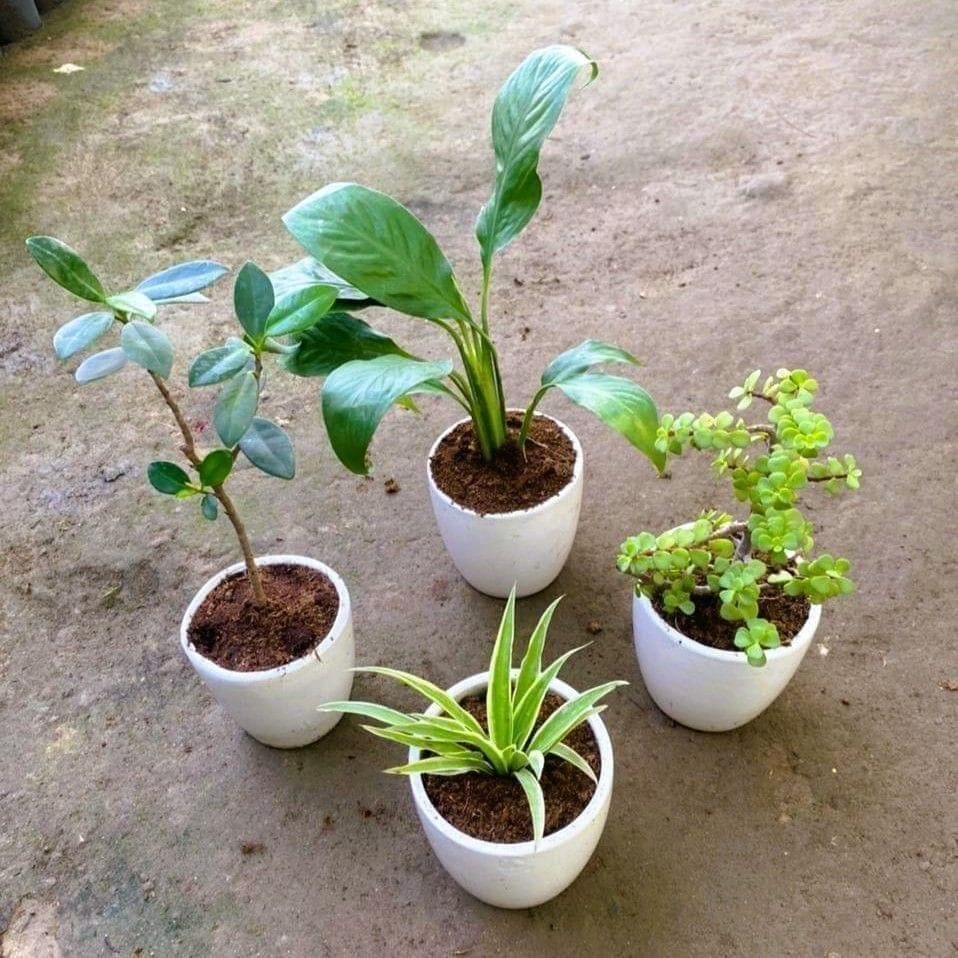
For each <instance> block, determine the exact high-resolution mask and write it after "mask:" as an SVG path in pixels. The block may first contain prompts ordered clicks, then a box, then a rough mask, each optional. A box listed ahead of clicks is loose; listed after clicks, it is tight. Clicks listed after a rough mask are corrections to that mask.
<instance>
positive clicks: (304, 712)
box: [180, 555, 355, 748]
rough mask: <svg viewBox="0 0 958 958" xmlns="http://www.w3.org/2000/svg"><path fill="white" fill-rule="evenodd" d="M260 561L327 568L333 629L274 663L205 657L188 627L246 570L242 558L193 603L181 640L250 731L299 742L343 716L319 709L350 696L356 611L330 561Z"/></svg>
mask: <svg viewBox="0 0 958 958" xmlns="http://www.w3.org/2000/svg"><path fill="white" fill-rule="evenodd" d="M256 564H257V565H259V566H264V565H302V566H307V567H308V568H310V569H316V570H318V571H319V572H323V573H325V574H326V575H327V576H328V577H329V578H330V580H331V581H332V583H333V585H335V586H336V592H337V594H338V595H339V611H338V612H337V613H336V618H335V620H334V621H333V626H332V628H331V629H330V630H329V634H328V635H327V636H326V638H325V639H323V641H322V642H321V643H320V644H319V646H318V647H317V648H315V649H314V650H313V651H312V652H310V653H309V654H308V655H304V656H303V657H302V658H299V659H296V660H295V661H293V662H289V663H288V664H286V665H281V666H279V667H277V668H275V669H264V670H262V671H258V672H234V671H233V670H232V669H224V668H223V667H222V666H219V665H217V664H216V663H215V662H212V661H210V660H209V659H207V658H205V657H204V656H203V655H201V654H200V653H199V652H197V651H196V648H195V647H194V646H193V643H192V642H190V640H189V627H190V622H191V621H192V620H193V616H194V615H195V614H196V610H197V609H198V608H199V607H200V604H201V603H202V602H203V600H204V599H205V598H206V597H207V596H208V595H209V594H210V592H211V591H212V590H213V589H214V588H215V587H216V586H217V585H219V583H220V582H222V581H223V579H225V578H226V577H227V576H229V575H232V574H233V573H235V572H242V571H243V570H244V569H245V568H246V566H245V565H244V564H243V563H242V562H237V563H236V564H235V565H231V566H230V567H229V568H227V569H224V570H223V571H222V572H219V573H217V574H216V575H215V576H213V578H212V579H210V580H209V581H208V582H207V583H206V585H204V586H203V588H202V589H200V591H199V592H197V593H196V595H195V596H194V597H193V601H192V602H191V603H190V604H189V607H188V608H187V610H186V613H185V614H184V616H183V621H182V623H181V624H180V645H181V646H182V647H183V651H184V652H185V653H186V657H187V658H188V659H189V660H190V664H191V665H192V666H193V668H194V669H196V671H197V672H198V673H199V676H200V678H201V679H202V680H203V681H204V682H205V683H206V685H207V686H209V689H210V691H211V692H212V693H213V697H214V698H215V699H216V701H217V702H219V703H220V705H222V706H223V708H224V709H226V711H227V712H228V713H229V714H230V715H231V716H232V718H233V719H234V720H235V721H236V722H237V724H238V725H240V726H241V727H242V728H243V729H244V730H245V731H246V732H248V733H249V734H250V735H252V736H253V738H255V739H257V740H259V741H260V742H262V743H263V744H264V745H272V746H273V747H274V748H298V747H299V746H301V745H309V744H310V742H315V741H316V739H318V738H321V737H322V736H323V735H325V734H326V733H327V732H328V731H329V730H330V729H331V728H332V727H333V726H334V725H335V724H336V723H337V722H338V721H339V720H340V718H342V713H340V712H319V711H317V708H318V707H319V706H320V705H322V704H323V703H324V702H331V701H342V700H344V699H348V698H349V693H350V690H351V689H352V686H353V673H352V672H351V671H350V669H352V667H353V661H354V654H355V646H354V642H353V612H352V606H351V605H350V601H349V592H348V591H347V590H346V584H345V583H344V582H343V580H342V579H341V578H340V577H339V576H338V575H337V574H336V573H335V572H334V571H333V570H332V569H330V568H329V566H327V565H324V564H323V563H322V562H317V561H316V560H315V559H309V558H306V557H305V556H293V555H270V556H261V557H259V558H257V560H256Z"/></svg>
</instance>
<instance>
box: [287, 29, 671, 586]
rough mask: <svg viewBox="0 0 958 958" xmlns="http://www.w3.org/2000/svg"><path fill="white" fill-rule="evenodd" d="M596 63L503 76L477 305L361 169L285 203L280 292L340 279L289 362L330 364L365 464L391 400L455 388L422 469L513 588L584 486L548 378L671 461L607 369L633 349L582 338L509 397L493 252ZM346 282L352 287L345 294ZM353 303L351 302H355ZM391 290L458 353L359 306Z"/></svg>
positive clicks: (637, 391)
mask: <svg viewBox="0 0 958 958" xmlns="http://www.w3.org/2000/svg"><path fill="white" fill-rule="evenodd" d="M582 71H586V72H588V74H589V76H590V78H591V77H594V76H595V74H596V65H595V63H594V62H593V61H591V60H590V59H589V58H588V57H586V56H585V55H584V54H582V53H581V52H580V51H578V50H575V49H573V48H571V47H567V46H551V47H547V48H545V49H542V50H538V51H536V52H535V53H532V54H531V55H530V56H529V57H528V58H527V59H526V60H525V61H524V62H523V63H522V64H521V65H520V66H519V67H518V68H517V69H516V70H515V72H514V73H513V74H512V75H511V76H510V77H509V78H508V80H507V81H506V83H505V85H504V86H503V87H502V89H501V90H500V91H499V94H498V96H497V98H496V101H495V105H494V107H493V111H492V140H493V146H494V149H495V157H496V175H495V184H494V187H493V191H492V196H491V198H490V199H489V201H488V202H487V203H486V204H485V206H484V207H483V208H482V210H481V211H480V213H479V216H478V220H477V223H476V238H477V240H478V243H479V259H480V263H481V267H482V288H481V293H480V296H479V303H478V308H477V309H474V308H473V307H472V306H470V305H469V303H468V302H467V300H466V298H465V297H464V296H463V294H462V292H461V290H460V285H459V283H458V281H457V280H456V277H455V275H454V273H453V270H452V267H451V265H450V263H449V261H448V260H447V258H446V257H445V255H444V254H443V252H442V251H441V250H440V248H439V245H438V243H437V242H436V240H435V239H434V237H433V236H432V234H431V233H430V232H429V231H428V230H427V229H426V227H425V226H424V225H423V224H422V223H421V222H420V221H419V220H418V219H417V218H416V217H415V216H414V215H413V214H412V213H411V212H410V211H409V210H408V209H406V208H405V207H404V206H402V205H401V204H400V203H398V202H397V201H396V200H394V199H392V198H391V197H389V196H386V195H385V194H383V193H380V192H377V191H376V190H372V189H368V188H366V187H364V186H359V185H357V184H355V183H333V184H331V185H329V186H326V187H324V188H323V189H321V190H319V192H317V193H314V194H313V195H312V196H310V197H308V198H307V199H305V200H303V201H302V202H301V203H299V204H298V205H297V206H295V207H294V208H293V209H292V210H290V211H289V212H288V213H287V214H286V215H285V216H284V218H283V219H284V222H285V224H286V226H287V228H288V229H289V231H290V232H291V233H292V234H293V236H294V237H295V238H296V239H297V240H298V241H299V242H300V244H302V246H303V247H304V248H305V249H306V251H307V252H308V253H309V254H310V258H307V259H305V260H302V261H300V262H299V263H296V264H294V265H293V266H291V267H287V268H286V269H285V270H282V271H280V273H279V274H278V275H277V277H276V278H277V280H278V281H280V282H281V283H282V285H283V289H284V294H288V295H290V296H297V297H301V298H303V300H304V301H305V300H306V299H307V298H308V296H309V295H310V294H311V292H318V291H319V290H321V289H323V288H324V287H326V286H328V285H329V284H330V283H333V284H334V285H336V286H337V288H338V289H339V290H340V292H341V294H342V295H341V300H340V301H341V302H342V303H343V305H344V306H345V307H346V310H345V311H333V312H331V313H330V314H329V315H327V316H326V317H325V318H324V319H323V320H322V321H320V322H318V323H316V324H315V325H314V326H312V327H311V328H310V329H309V330H308V331H307V332H304V333H302V334H301V335H299V336H298V337H296V339H297V346H298V348H297V349H296V351H295V352H294V353H293V354H292V355H290V356H289V357H287V359H286V360H285V363H286V365H287V368H288V369H290V370H291V371H293V372H295V373H298V374H300V375H303V376H325V377H326V379H325V382H324V384H323V390H322V411H323V418H324V420H325V424H326V431H327V434H328V436H329V439H330V442H331V444H332V447H333V449H334V450H335V452H336V455H337V456H338V457H339V459H340V460H341V461H342V462H343V463H344V464H345V465H346V467H347V468H349V469H351V470H352V471H353V472H356V473H359V474H365V473H366V472H367V471H368V467H369V464H368V456H367V453H368V448H369V445H370V442H371V440H372V438H373V435H374V433H375V431H376V429H377V427H378V425H379V423H380V421H381V420H382V418H383V416H384V415H385V413H386V411H387V410H388V409H389V408H390V407H391V406H392V405H393V404H395V403H400V404H404V405H410V404H411V403H412V401H413V397H414V396H415V395H416V394H418V393H429V394H434V395H440V396H444V397H445V398H447V399H452V400H453V401H454V402H456V403H457V404H458V405H459V406H460V407H462V409H463V410H464V411H465V413H466V418H464V419H462V420H461V421H459V422H457V423H454V424H453V425H452V426H450V427H449V428H448V429H447V430H445V431H444V432H443V433H442V435H440V437H439V438H438V440H437V441H436V443H435V444H434V445H433V447H432V450H431V452H430V453H429V457H428V467H427V478H428V484H429V491H430V497H431V500H432V505H433V509H434V511H435V514H436V519H437V521H438V525H439V531H440V533H441V535H442V538H443V540H444V542H445V544H446V547H447V549H448V550H449V553H450V555H451V556H452V559H453V562H454V563H455V565H456V566H457V567H458V569H459V571H460V572H461V573H462V575H463V576H464V577H465V579H466V580H467V581H468V582H469V583H470V584H471V585H473V586H474V587H475V588H476V589H478V590H479V591H481V592H485V593H487V594H489V595H493V596H498V597H505V596H506V595H507V594H508V593H509V590H510V589H511V588H512V586H513V584H515V585H516V588H517V594H518V595H520V596H524V595H529V594H531V593H533V592H538V591H539V590H541V589H544V588H545V587H546V586H547V585H549V583H550V582H552V581H553V580H554V579H555V577H556V576H557V575H558V574H559V572H560V570H561V569H562V566H563V565H564V563H565V561H566V558H567V557H568V554H569V551H570V549H571V548H572V542H573V539H574V537H575V532H576V526H577V523H578V518H579V508H580V504H581V501H582V481H583V459H582V449H581V447H580V445H579V442H578V440H577V439H576V437H575V436H574V435H573V434H572V432H571V430H570V429H569V428H568V427H567V426H565V425H563V424H562V423H561V422H559V421H558V420H556V419H553V418H551V417H550V416H546V415H544V414H541V413H539V412H538V411H537V410H538V407H539V404H540V402H541V401H542V399H543V398H544V397H545V396H546V395H547V394H548V393H550V392H551V391H552V390H553V389H556V390H559V391H560V392H562V393H564V394H565V395H566V396H567V397H568V398H569V399H571V400H572V401H573V402H574V403H577V404H578V405H580V406H582V407H584V408H586V409H588V410H590V411H591V412H593V413H594V414H595V415H596V416H598V418H599V419H600V420H602V421H603V422H604V423H605V424H606V425H608V426H610V427H611V428H613V429H614V430H616V431H617V432H619V433H620V434H621V435H623V436H624V437H625V438H626V439H627V440H628V441H629V442H631V443H632V444H633V445H634V446H636V447H637V448H638V449H639V450H640V451H641V452H643V453H644V454H645V455H646V456H647V457H648V458H649V459H650V460H651V461H652V462H653V463H654V464H655V466H656V467H657V468H659V469H661V467H662V465H663V463H664V456H663V455H662V454H661V453H660V452H659V451H658V450H657V449H656V448H655V433H656V427H657V425H658V416H657V413H656V409H655V404H654V403H653V401H652V399H651V398H650V397H649V395H648V394H647V393H646V392H645V390H643V389H642V388H641V387H640V386H638V385H637V384H635V383H634V382H632V381H630V380H628V379H625V378H623V377H620V376H612V375H608V374H606V373H602V372H596V371H595V369H594V368H595V367H597V366H600V365H602V364H606V363H625V364H631V365H638V360H636V358H635V357H634V356H633V355H632V354H631V353H630V352H628V351H626V350H624V349H620V348H619V347H617V346H613V345H610V344H608V343H604V342H598V341H596V340H592V339H587V340H586V341H585V342H583V343H581V344H580V345H578V346H575V347H574V348H572V349H569V350H567V351H566V352H563V353H562V354H561V355H559V356H557V357H556V358H554V359H553V360H552V362H550V363H549V364H548V366H547V367H546V369H545V372H543V374H542V376H541V379H540V381H539V385H538V387H537V389H536V391H535V393H534V395H533V397H532V399H531V401H530V402H529V403H528V404H527V405H526V406H525V407H523V408H519V409H516V408H514V407H512V406H510V405H509V404H508V403H507V400H506V396H505V390H504V388H503V381H502V376H501V374H500V363H499V352H498V347H497V345H496V341H495V338H494V335H493V330H492V323H491V321H490V293H491V288H492V272H493V260H494V258H495V256H496V254H497V253H499V252H500V251H501V250H503V249H504V248H505V247H506V246H508V245H509V243H511V242H512V241H513V240H514V239H515V238H516V237H517V236H518V235H519V233H520V232H521V231H522V229H523V228H524V227H525V226H526V225H527V224H528V223H529V221H530V220H531V219H532V217H533V215H534V213H535V211H536V209H537V207H538V206H539V201H540V198H541V193H542V184H541V182H540V180H539V175H538V172H537V168H538V163H539V154H540V150H541V148H542V145H543V143H544V142H545V139H546V137H547V136H548V135H549V133H550V132H551V130H552V128H553V127H554V126H555V124H556V122H557V120H558V118H559V114H560V112H561V111H562V108H563V106H564V104H565V101H566V99H567V97H568V95H569V92H570V90H571V88H572V86H573V84H574V82H575V79H576V77H577V76H578V75H579V74H580V73H581V72H582ZM347 297H348V298H347ZM350 304H352V305H350ZM370 305H381V306H386V307H389V308H390V309H393V310H396V311H397V312H400V313H404V314H406V315H408V316H413V317H416V318H419V319H422V320H426V321H428V322H430V323H432V324H433V325H435V326H436V327H438V328H439V329H440V330H442V331H443V333H445V334H446V335H447V336H448V337H449V339H450V340H451V341H452V345H453V346H454V347H455V354H456V356H457V358H458V366H457V365H455V364H454V362H453V361H452V360H451V359H441V360H425V359H423V358H421V357H418V356H414V355H412V354H410V353H409V352H407V351H406V350H404V349H403V348H401V347H400V346H399V345H397V344H396V343H395V342H394V341H393V340H392V339H390V338H389V337H387V336H385V335H382V334H380V333H378V332H376V331H375V330H373V329H372V328H371V327H370V326H369V325H368V324H367V323H366V322H365V321H363V320H362V319H359V318H358V317H357V316H355V315H353V312H354V311H355V309H356V308H359V307H364V306H370Z"/></svg>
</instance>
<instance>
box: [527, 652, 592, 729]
mask: <svg viewBox="0 0 958 958" xmlns="http://www.w3.org/2000/svg"><path fill="white" fill-rule="evenodd" d="M584 648H585V646H584V645H580V646H579V647H578V648H575V649H570V650H569V651H568V652H565V653H564V654H563V655H560V656H559V658H557V659H556V660H555V662H553V663H552V664H551V665H550V666H549V667H548V668H547V669H546V670H545V671H544V672H542V673H541V674H540V675H538V676H536V679H535V681H534V682H533V683H532V685H530V686H529V688H528V689H527V690H526V692H525V694H524V695H523V696H522V698H521V699H520V698H518V697H517V698H516V702H515V709H514V713H515V717H514V718H513V731H512V740H513V741H514V742H515V743H516V745H518V746H519V748H524V747H525V745H526V741H527V740H528V738H529V736H530V735H531V734H532V729H533V728H534V726H535V724H536V719H537V718H538V717H539V711H540V709H541V708H542V703H543V702H544V701H545V697H546V694H547V693H548V691H549V686H550V685H551V684H552V682H553V680H554V679H555V677H556V676H557V675H558V674H559V672H560V671H561V669H562V666H563V665H565V663H566V662H567V661H568V659H569V658H570V657H571V656H573V655H575V653H576V652H581V651H582V649H584Z"/></svg>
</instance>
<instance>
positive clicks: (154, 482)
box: [146, 462, 190, 496]
mask: <svg viewBox="0 0 958 958" xmlns="http://www.w3.org/2000/svg"><path fill="white" fill-rule="evenodd" d="M146 478H147V479H149V480H150V485H151V486H152V487H153V488H154V489H155V490H156V491H157V492H162V493H163V494H164V495H167V496H175V495H176V494H177V493H178V492H180V491H181V490H183V489H186V488H187V487H188V486H189V484H190V477H189V476H188V475H187V474H186V472H185V471H184V470H182V469H181V468H180V467H179V466H178V465H177V464H176V463H175V462H151V463H150V464H149V465H148V466H147V467H146Z"/></svg>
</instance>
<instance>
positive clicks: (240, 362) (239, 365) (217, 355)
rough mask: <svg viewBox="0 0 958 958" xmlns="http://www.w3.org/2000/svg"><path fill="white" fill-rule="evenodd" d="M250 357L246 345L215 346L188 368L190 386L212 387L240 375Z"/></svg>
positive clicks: (237, 343) (240, 343) (201, 354)
mask: <svg viewBox="0 0 958 958" xmlns="http://www.w3.org/2000/svg"><path fill="white" fill-rule="evenodd" d="M251 359H252V357H251V356H250V351H249V349H248V348H247V346H246V344H245V343H243V342H236V343H235V344H233V345H230V346H217V347H216V348H215V349H207V350H206V351H205V352H202V353H200V354H199V356H197V357H196V359H194V360H193V363H192V364H191V366H190V373H189V383H190V385H191V386H213V385H215V384H216V383H221V382H223V380H224V379H230V378H232V377H233V376H235V375H237V374H238V373H241V372H242V371H243V370H244V369H246V367H247V366H248V365H249V363H250V361H251Z"/></svg>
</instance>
